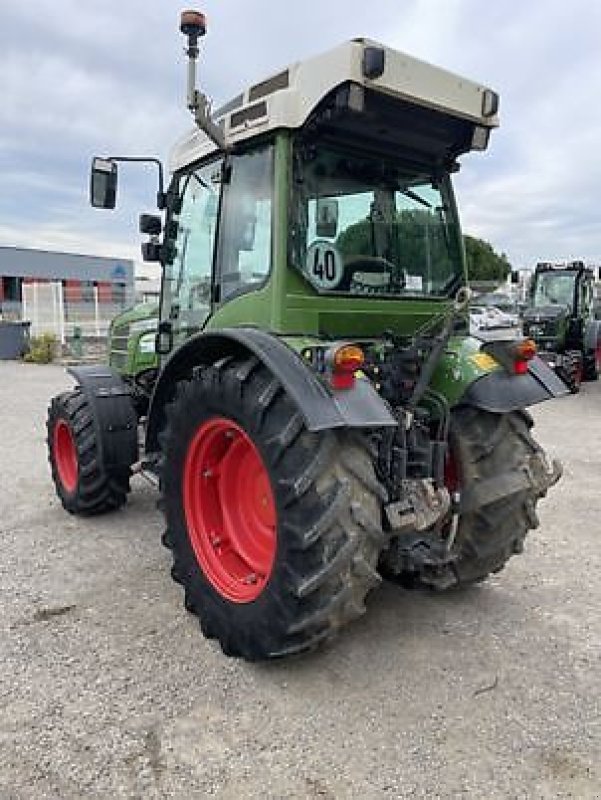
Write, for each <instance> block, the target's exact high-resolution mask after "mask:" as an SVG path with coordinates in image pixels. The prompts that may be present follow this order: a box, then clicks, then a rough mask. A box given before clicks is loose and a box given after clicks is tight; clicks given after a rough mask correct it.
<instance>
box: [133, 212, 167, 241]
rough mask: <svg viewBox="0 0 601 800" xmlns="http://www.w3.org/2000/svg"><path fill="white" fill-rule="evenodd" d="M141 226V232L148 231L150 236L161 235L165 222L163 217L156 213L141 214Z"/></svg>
mask: <svg viewBox="0 0 601 800" xmlns="http://www.w3.org/2000/svg"><path fill="white" fill-rule="evenodd" d="M139 228H140V233H146V234H148V235H149V236H160V235H161V231H162V230H163V223H162V221H161V218H160V217H158V216H156V215H155V214H140V222H139Z"/></svg>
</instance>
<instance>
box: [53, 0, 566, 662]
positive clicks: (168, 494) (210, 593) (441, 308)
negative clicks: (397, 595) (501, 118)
mask: <svg viewBox="0 0 601 800" xmlns="http://www.w3.org/2000/svg"><path fill="white" fill-rule="evenodd" d="M181 29H182V32H183V33H184V35H185V36H186V37H187V53H188V56H189V72H188V74H189V86H188V105H189V108H190V110H191V111H192V113H193V115H194V118H195V121H196V128H195V129H194V131H193V132H192V133H191V134H189V135H187V136H186V137H184V138H183V139H182V140H181V141H180V142H179V144H178V145H177V146H176V147H175V149H174V151H173V154H172V159H171V180H170V183H169V187H168V189H167V191H164V187H163V182H162V168H161V167H160V164H159V192H158V206H159V209H164V211H165V214H164V219H162V218H161V217H160V216H149V215H143V217H142V218H141V228H142V230H143V231H144V232H145V233H147V234H149V236H150V240H149V241H148V242H146V243H145V244H144V245H143V253H144V256H145V258H146V259H148V260H156V261H159V262H160V263H161V265H162V276H163V278H162V293H161V302H160V310H159V318H158V325H157V332H156V338H155V348H154V349H155V355H154V358H156V361H155V362H153V363H151V364H148V363H146V362H142V363H139V362H138V361H137V360H136V359H135V358H128V357H125V358H123V359H122V360H121V361H120V362H116V361H115V360H114V359H113V362H112V363H113V366H112V367H110V366H98V367H81V368H75V369H72V370H71V372H72V375H73V376H74V378H75V381H76V383H77V386H76V388H75V389H74V390H73V391H71V392H66V393H64V394H61V395H59V396H58V397H55V398H54V399H53V400H52V403H51V405H50V410H49V416H48V444H49V454H50V464H51V468H52V475H53V479H54V482H55V485H56V490H57V492H58V496H59V498H60V499H61V501H62V503H63V505H64V507H65V508H66V509H67V511H69V512H71V513H74V514H91V513H98V512H102V511H107V510H109V509H113V508H117V507H119V506H121V505H122V504H123V503H124V502H125V499H126V495H127V492H128V490H129V480H130V475H131V473H132V471H144V472H145V473H146V474H148V475H150V476H154V477H155V478H156V481H157V484H158V487H159V490H160V494H161V503H160V505H161V507H162V509H163V512H164V515H165V519H166V532H165V534H164V543H165V544H166V545H167V546H168V547H169V548H170V549H171V551H172V555H173V568H172V576H173V578H174V579H175V580H176V581H177V582H179V583H180V584H182V586H183V589H184V594H185V605H186V608H187V609H188V610H189V611H191V612H192V613H194V614H196V615H197V616H198V617H199V618H200V623H201V626H202V630H203V632H204V634H205V635H206V636H207V637H212V638H216V639H218V640H219V642H220V644H221V647H222V648H223V651H224V652H225V653H226V654H228V655H233V656H240V657H243V658H246V659H250V660H256V659H265V658H271V657H276V656H284V655H288V654H292V653H298V652H301V651H305V650H308V649H311V648H313V647H315V646H316V645H318V644H319V643H320V642H322V641H324V640H326V639H328V638H329V637H331V636H332V635H333V634H334V633H336V631H338V630H339V629H340V628H341V627H342V626H343V625H344V624H346V623H347V622H349V621H351V620H353V619H354V618H356V617H358V616H359V615H360V614H362V613H363V611H364V610H365V606H364V601H365V598H366V596H367V594H368V592H369V591H370V589H372V588H373V587H374V586H376V585H377V584H378V583H379V582H380V580H381V577H382V575H386V576H388V577H391V578H394V579H396V580H399V581H401V582H402V583H403V584H405V585H407V586H425V587H432V588H434V589H440V590H441V589H446V588H448V587H451V586H456V585H466V584H471V583H475V582H478V581H481V580H482V579H483V578H485V577H486V576H487V575H488V574H489V573H491V572H498V571H499V570H500V569H501V568H502V567H503V566H504V564H505V563H506V561H507V560H508V559H509V557H510V556H511V555H512V554H513V553H518V552H520V551H521V549H522V547H523V542H524V538H525V536H526V534H527V532H528V530H529V529H530V528H533V527H536V525H537V516H536V505H537V502H538V501H539V499H540V498H541V497H542V496H543V495H544V494H545V492H546V491H547V489H548V487H549V486H550V485H552V484H553V483H554V482H555V481H556V480H557V478H558V477H559V474H560V468H559V465H558V464H549V463H548V462H547V459H546V457H545V455H544V453H543V451H542V450H541V448H540V447H539V446H538V445H537V444H536V442H535V441H534V440H533V438H532V436H531V427H532V419H531V417H530V416H529V415H528V413H527V412H526V411H525V410H524V409H525V407H526V406H528V405H531V404H533V403H538V402H541V401H543V400H547V399H548V398H550V397H554V396H558V395H561V394H565V393H566V389H565V387H564V385H563V383H562V382H561V381H560V380H559V379H558V378H557V377H556V376H555V375H554V373H553V372H552V371H551V370H550V369H549V368H548V367H547V366H546V365H545V364H544V363H543V362H542V361H541V360H540V359H538V358H537V357H536V356H535V351H534V349H533V346H532V343H531V342H528V341H515V342H489V343H486V344H483V343H482V342H481V341H478V340H475V339H473V338H470V337H469V335H468V333H467V324H468V323H467V304H468V299H469V292H468V290H467V288H466V269H465V257H464V251H463V244H462V237H461V230H460V225H459V217H458V212H457V206H456V204H455V199H454V195H453V190H452V184H451V175H452V173H453V172H455V171H456V170H457V169H458V162H457V159H458V158H459V156H461V155H462V154H464V153H466V152H468V151H470V150H483V149H485V148H486V146H487V143H488V139H489V134H490V132H491V130H492V129H493V128H494V127H495V126H496V125H497V117H496V113H497V106H498V97H497V95H496V94H495V93H494V92H493V91H491V90H490V89H486V88H483V87H482V86H480V85H479V84H476V83H473V82H471V81H468V80H466V79H464V78H459V77H457V76H455V75H452V74H450V73H448V72H446V71H444V70H441V69H438V68H436V67H433V66H431V65H429V64H425V63H423V62H421V61H418V60H416V59H413V58H411V57H409V56H407V55H404V54H401V53H398V52H395V51H393V50H390V49H389V48H386V47H384V46H382V45H380V44H377V43H375V42H372V41H369V40H366V39H356V40H354V41H351V42H348V43H346V44H343V45H341V46H340V47H337V48H336V49H334V50H332V51H331V52H329V53H326V54H325V55H321V56H318V57H316V58H313V59H310V60H308V61H305V62H303V63H297V64H293V65H291V66H289V67H288V68H286V69H284V70H282V71H280V72H278V73H277V74H275V75H272V76H270V77H268V78H267V79H266V80H264V81H261V82H259V83H256V84H254V85H252V86H250V87H248V88H247V89H246V90H245V91H244V92H243V93H241V94H240V95H239V96H238V97H236V98H235V99H234V100H233V101H232V102H231V103H228V104H227V105H226V106H224V107H223V108H221V109H219V110H218V111H217V112H215V114H211V113H210V108H209V105H208V102H207V100H206V98H205V97H204V95H203V94H201V93H200V91H199V90H198V89H197V88H196V60H197V57H198V44H199V39H200V37H201V36H202V35H203V34H204V32H205V21H204V17H203V16H202V15H201V14H198V13H196V12H184V14H183V16H182V26H181ZM119 160H121V159H120V158H117V157H112V158H101V159H94V162H93V166H92V175H91V199H92V203H93V205H95V206H99V207H103V208H113V207H114V206H115V202H116V193H117V163H118V161H119ZM128 160H131V159H128ZM136 160H139V159H136ZM122 322H123V320H121V321H120V326H121V327H118V326H117V325H115V326H114V328H113V330H112V336H113V349H115V340H116V337H117V335H118V334H119V333H123V330H124V329H123V327H122ZM138 322H139V320H133V321H132V320H130V321H129V322H128V323H127V324H128V325H129V328H128V329H127V337H128V338H127V343H126V342H125V340H124V342H123V344H124V346H123V347H122V348H121V349H122V352H123V353H125V354H130V355H131V354H132V353H134V352H136V348H135V346H134V344H133V336H134V325H136V324H137V323H138ZM147 322H148V320H146V323H147ZM146 323H145V324H146ZM142 327H143V326H140V329H139V330H138V333H140V330H141V328H142ZM135 335H138V334H135ZM144 335H146V331H144ZM140 429H141V430H142V431H143V438H144V445H143V448H142V449H141V452H139V448H138V434H139V430H140Z"/></svg>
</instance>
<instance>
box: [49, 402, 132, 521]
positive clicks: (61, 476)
mask: <svg viewBox="0 0 601 800" xmlns="http://www.w3.org/2000/svg"><path fill="white" fill-rule="evenodd" d="M46 428H47V432H48V438H47V444H48V460H49V461H50V469H51V472H52V480H53V481H54V485H55V487H56V493H57V495H58V497H59V499H60V501H61V503H62V504H63V507H64V508H65V510H66V511H68V512H69V513H70V514H82V515H92V514H102V513H104V512H106V511H113V510H114V509H116V508H119V507H120V506H122V505H123V504H124V503H125V501H126V500H127V493H128V492H129V477H130V471H129V469H127V468H124V469H111V470H109V469H107V467H106V465H105V464H104V463H103V461H102V457H101V449H100V447H99V443H98V437H97V432H96V428H95V426H94V418H93V412H92V409H91V408H90V404H89V403H88V401H87V399H86V397H85V395H84V393H83V392H82V391H81V389H74V390H73V391H71V392H64V393H63V394H59V395H57V396H56V397H54V398H53V399H52V401H51V403H50V406H49V408H48V419H47V422H46Z"/></svg>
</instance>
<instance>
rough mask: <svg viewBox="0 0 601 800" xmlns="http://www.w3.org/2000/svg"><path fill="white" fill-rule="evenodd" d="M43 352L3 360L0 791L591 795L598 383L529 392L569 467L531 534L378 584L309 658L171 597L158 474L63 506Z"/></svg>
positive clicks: (595, 751) (53, 383) (600, 468)
mask: <svg viewBox="0 0 601 800" xmlns="http://www.w3.org/2000/svg"><path fill="white" fill-rule="evenodd" d="M67 384H68V380H67V379H66V378H65V376H64V374H63V372H62V371H61V370H59V369H58V368H56V367H35V366H23V365H17V364H9V363H0V407H1V408H2V415H1V417H0V432H1V436H0V492H1V493H0V511H1V513H0V546H1V552H2V556H1V558H0V608H1V611H2V613H1V616H0V798H2V800H13V798H61V800H63V799H64V798H80V797H85V798H111V799H112V798H122V797H123V798H144V799H145V800H146V798H163V797H175V798H186V799H187V798H204V797H219V798H240V797H243V798H255V797H256V798H266V797H272V798H380V797H385V798H386V797H391V798H392V797H412V798H413V797H415V798H419V797H422V798H437V797H441V798H461V797H465V798H468V797H469V798H486V800H495V799H496V798H528V799H530V798H577V799H578V800H582V799H584V798H594V797H600V796H601V789H600V787H601V771H600V766H599V765H600V764H601V730H600V727H599V725H600V718H601V714H600V708H599V698H600V693H599V688H600V686H601V670H600V658H599V656H600V643H601V620H600V615H599V606H600V601H601V582H600V581H599V572H600V568H601V522H600V514H599V485H600V482H601V386H590V385H587V386H586V388H585V390H584V391H583V393H582V394H581V395H580V396H576V397H569V398H566V399H563V400H561V401H557V402H556V403H548V404H546V405H544V406H541V407H540V408H539V409H537V410H536V412H535V416H536V419H537V423H538V436H539V439H540V440H541V441H542V442H543V443H544V444H545V446H546V447H547V448H548V449H549V450H550V451H551V453H552V454H553V455H555V456H559V457H560V458H561V459H562V460H563V461H564V464H565V477H564V478H563V480H562V482H561V483H560V484H559V485H558V486H557V487H556V488H555V489H554V490H553V491H552V493H550V495H549V497H548V499H547V500H546V501H544V503H543V504H542V505H541V514H540V517H541V527H540V528H539V530H538V531H537V532H535V533H534V534H532V535H531V537H530V538H529V541H528V544H527V548H526V552H525V554H524V555H523V556H520V557H517V558H515V559H514V560H513V561H512V562H511V564H510V566H509V567H508V568H507V570H506V571H505V572H504V573H503V574H502V575H500V576H498V577H496V578H495V579H493V580H491V581H489V582H488V583H487V584H485V585H483V586H481V587H479V588H476V589H473V590H470V591H465V592H455V593H451V594H449V595H445V596H431V595H425V594H419V595H418V594H409V593H406V592H404V591H402V590H401V589H399V588H397V587H395V586H392V585H387V586H385V587H384V588H383V589H381V590H379V591H378V592H376V593H375V594H374V595H372V599H371V603H369V606H368V614H367V616H366V617H364V618H363V619H362V620H361V621H360V622H358V623H356V624H355V625H354V626H352V627H351V628H349V629H348V630H347V632H346V633H345V635H343V636H341V637H340V638H339V639H338V640H337V641H336V642H335V643H333V644H332V645H330V646H329V647H327V648H326V649H324V650H322V651H320V652H318V653H317V654H315V655H311V656H308V657H303V658H300V659H297V660H293V661H288V662H284V663H277V664H270V665H267V666H249V665H247V664H244V663H239V662H237V661H231V660H229V659H226V658H225V657H224V656H222V655H221V653H220V652H219V651H218V650H217V648H216V646H215V645H213V644H211V643H208V642H207V641H205V640H204V639H203V638H202V636H201V635H200V631H199V629H198V626H197V624H196V622H195V620H194V619H193V618H191V617H189V616H188V615H186V613H185V612H184V611H183V609H182V606H181V592H180V590H179V588H178V587H177V586H176V585H175V584H174V583H172V581H171V579H170V577H169V554H168V552H167V551H165V550H164V549H163V548H162V547H161V545H160V543H159V536H160V533H161V519H160V517H159V515H158V514H157V512H156V511H155V507H154V503H155V496H154V493H153V490H152V489H151V488H150V487H148V486H147V485H146V484H145V483H144V482H143V481H142V480H141V479H136V481H135V490H134V493H133V495H132V498H131V502H130V504H129V505H128V507H127V509H126V510H125V511H123V512H121V513H117V514H115V515H113V516H109V517H104V518H100V519H91V520H80V519H73V518H70V517H69V516H67V515H66V514H64V513H63V511H62V510H61V509H60V507H59V505H58V503H57V501H56V500H55V497H54V494H53V490H52V488H51V485H50V481H49V477H48V471H47V465H46V455H45V446H44V415H45V406H46V403H47V399H48V397H49V396H50V395H51V394H53V393H55V392H57V391H59V390H61V389H62V388H63V387H65V386H66V385H67Z"/></svg>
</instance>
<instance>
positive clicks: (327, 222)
mask: <svg viewBox="0 0 601 800" xmlns="http://www.w3.org/2000/svg"><path fill="white" fill-rule="evenodd" d="M315 228H316V231H317V235H318V236H319V237H323V236H325V237H326V238H327V239H333V238H334V236H336V234H337V233H338V200H323V199H319V200H318V201H317V204H316V207H315Z"/></svg>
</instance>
